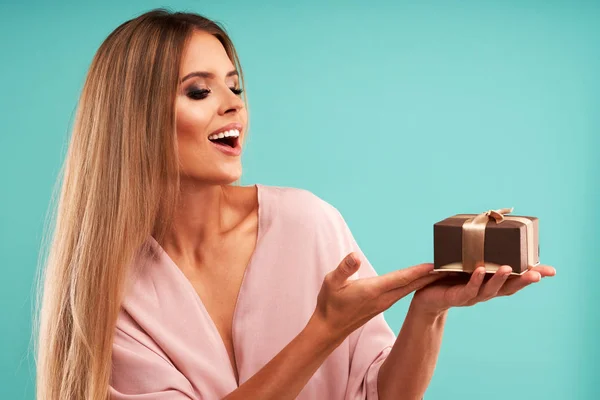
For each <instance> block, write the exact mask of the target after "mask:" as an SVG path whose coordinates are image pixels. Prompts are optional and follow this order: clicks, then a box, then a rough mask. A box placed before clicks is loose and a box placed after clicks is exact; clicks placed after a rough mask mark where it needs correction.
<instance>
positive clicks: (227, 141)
mask: <svg viewBox="0 0 600 400" xmlns="http://www.w3.org/2000/svg"><path fill="white" fill-rule="evenodd" d="M208 140H210V141H211V142H213V143H217V144H221V145H224V146H229V147H231V148H234V147H237V142H238V138H236V137H233V136H232V137H224V138H219V139H208Z"/></svg>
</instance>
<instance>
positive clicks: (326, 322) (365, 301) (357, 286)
mask: <svg viewBox="0 0 600 400" xmlns="http://www.w3.org/2000/svg"><path fill="white" fill-rule="evenodd" d="M359 267H360V259H359V258H358V257H356V256H355V255H354V253H350V254H348V255H347V256H346V257H345V258H344V259H343V260H342V262H341V263H340V264H339V265H338V266H337V268H336V269H334V270H333V271H331V272H329V273H328V274H327V275H326V276H325V279H324V280H323V284H322V286H321V291H320V292H319V295H318V297H317V306H316V308H315V312H314V314H313V319H316V320H317V321H319V322H320V323H321V324H322V325H323V326H325V331H326V332H328V333H329V334H330V335H332V339H334V340H343V339H344V338H345V337H346V336H348V335H349V334H350V333H352V332H353V331H354V330H356V329H357V328H359V327H360V326H362V325H363V324H365V323H366V322H367V321H369V320H370V319H371V318H373V317H374V316H376V315H377V314H379V313H381V312H383V311H385V310H387V309H388V308H389V307H391V306H392V305H393V304H394V303H395V302H396V301H398V300H400V299H401V298H403V297H404V296H406V295H408V294H409V293H411V292H413V291H414V290H417V289H420V288H422V287H424V286H426V285H428V284H430V283H432V282H434V281H436V280H438V279H440V278H442V277H443V274H430V271H432V270H433V264H419V265H415V266H413V267H409V268H405V269H402V270H397V271H393V272H390V273H388V274H385V275H381V276H374V277H369V278H363V279H354V280H348V278H349V277H350V276H351V275H352V274H354V273H355V272H356V271H358V269H359Z"/></svg>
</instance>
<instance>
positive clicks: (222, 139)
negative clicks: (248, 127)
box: [208, 129, 240, 148]
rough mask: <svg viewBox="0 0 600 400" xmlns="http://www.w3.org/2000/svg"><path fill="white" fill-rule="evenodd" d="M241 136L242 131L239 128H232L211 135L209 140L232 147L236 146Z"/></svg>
mask: <svg viewBox="0 0 600 400" xmlns="http://www.w3.org/2000/svg"><path fill="white" fill-rule="evenodd" d="M239 137H240V131H239V130H237V129H231V130H229V131H225V132H220V133H218V134H214V135H210V136H209V137H208V140H210V141H211V142H213V143H215V144H220V145H222V146H227V147H230V148H236V147H237V146H238V141H239Z"/></svg>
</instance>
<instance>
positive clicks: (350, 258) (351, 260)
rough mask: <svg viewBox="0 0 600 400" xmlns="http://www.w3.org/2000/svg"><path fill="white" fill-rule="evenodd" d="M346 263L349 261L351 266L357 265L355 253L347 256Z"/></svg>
mask: <svg viewBox="0 0 600 400" xmlns="http://www.w3.org/2000/svg"><path fill="white" fill-rule="evenodd" d="M346 263H348V265H349V266H351V267H354V266H355V265H356V260H355V259H354V255H353V254H350V255H349V256H348V257H346Z"/></svg>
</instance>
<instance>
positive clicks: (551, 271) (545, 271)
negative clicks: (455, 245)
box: [531, 265, 556, 278]
mask: <svg viewBox="0 0 600 400" xmlns="http://www.w3.org/2000/svg"><path fill="white" fill-rule="evenodd" d="M531 271H536V272H539V273H540V275H541V276H542V278H544V277H546V276H555V275H556V269H555V268H553V267H551V266H549V265H538V266H536V267H532V268H531Z"/></svg>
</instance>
